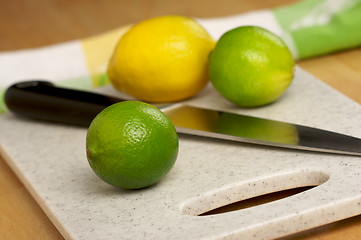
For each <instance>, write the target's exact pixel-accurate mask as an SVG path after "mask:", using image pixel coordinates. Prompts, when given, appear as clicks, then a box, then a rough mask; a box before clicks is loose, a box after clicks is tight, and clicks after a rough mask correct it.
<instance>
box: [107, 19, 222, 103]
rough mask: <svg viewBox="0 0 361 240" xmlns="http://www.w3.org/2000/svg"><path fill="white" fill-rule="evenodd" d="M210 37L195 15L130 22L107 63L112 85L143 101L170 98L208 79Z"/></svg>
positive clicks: (188, 93) (184, 95)
mask: <svg viewBox="0 0 361 240" xmlns="http://www.w3.org/2000/svg"><path fill="white" fill-rule="evenodd" d="M214 45H215V41H214V40H213V39H212V37H211V36H210V35H209V34H208V32H207V31H206V30H205V29H204V28H203V27H202V26H201V25H200V24H199V23H197V22H196V21H195V20H193V19H191V18H188V17H183V16H162V17H156V18H152V19H148V20H145V21H143V22H140V23H138V24H136V25H134V26H133V27H132V28H131V29H130V30H129V31H128V32H127V33H126V34H124V35H123V36H122V37H121V39H120V40H119V42H118V44H117V46H116V48H115V50H114V53H113V55H112V57H111V59H110V62H109V65H108V71H107V73H108V77H109V79H110V81H111V83H112V84H113V86H114V87H115V88H116V89H118V90H120V91H122V92H125V93H127V94H130V95H132V96H134V97H136V98H137V99H140V100H144V101H148V102H174V101H178V100H182V99H186V98H189V97H192V96H194V95H195V94H197V93H198V92H199V91H200V90H201V89H202V88H203V87H204V86H205V85H206V84H207V82H208V55H209V53H210V51H211V50H212V49H213V47H214Z"/></svg>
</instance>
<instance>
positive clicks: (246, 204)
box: [198, 186, 316, 216]
mask: <svg viewBox="0 0 361 240" xmlns="http://www.w3.org/2000/svg"><path fill="white" fill-rule="evenodd" d="M314 187H316V186H308V187H299V188H293V189H289V190H284V191H279V192H273V193H269V194H265V195H261V196H257V197H254V198H249V199H246V200H243V201H239V202H235V203H231V204H228V205H225V206H222V207H219V208H216V209H213V210H211V211H208V212H205V213H202V214H200V215H198V216H207V215H215V214H221V213H226V212H233V211H237V210H241V209H246V208H250V207H255V206H258V205H262V204H265V203H269V202H273V201H277V200H280V199H283V198H287V197H290V196H293V195H296V194H298V193H301V192H304V191H307V190H309V189H311V188H314Z"/></svg>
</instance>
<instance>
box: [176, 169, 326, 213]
mask: <svg viewBox="0 0 361 240" xmlns="http://www.w3.org/2000/svg"><path fill="white" fill-rule="evenodd" d="M328 179H329V176H328V175H327V174H325V173H323V172H321V171H312V170H309V169H305V170H298V171H295V172H287V173H279V174H278V175H273V176H266V177H264V178H262V177H258V178H256V179H254V180H250V181H247V182H238V183H237V182H236V183H234V184H230V185H227V186H224V187H220V188H217V189H215V190H212V191H209V192H206V193H203V194H199V195H198V196H197V197H194V198H191V199H189V200H187V201H186V202H184V203H183V204H182V206H181V211H182V214H185V215H192V216H204V215H213V214H220V213H225V212H230V211H236V210H240V209H244V208H248V207H253V206H257V205H261V204H265V203H267V202H273V201H277V200H281V199H284V198H287V197H291V196H293V195H296V194H299V193H302V192H304V191H306V190H309V189H311V188H315V187H317V186H319V185H321V184H323V183H325V182H326V181H327V180H328ZM261 198H264V199H263V200H262V201H263V202H262V201H260V199H261ZM267 199H268V200H267ZM256 201H258V202H259V204H257V203H255V202H256ZM251 202H253V203H255V204H253V203H252V204H250V203H251Z"/></svg>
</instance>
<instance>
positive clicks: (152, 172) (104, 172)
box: [86, 101, 178, 189]
mask: <svg viewBox="0 0 361 240" xmlns="http://www.w3.org/2000/svg"><path fill="white" fill-rule="evenodd" d="M86 154H87V158H88V162H89V165H90V166H91V168H92V169H93V171H94V172H95V173H96V174H97V175H98V176H99V177H100V178H101V179H102V180H104V181H105V182H107V183H109V184H111V185H114V186H118V187H122V188H126V189H138V188H144V187H148V186H151V185H153V184H154V183H156V182H158V181H159V180H160V179H161V178H162V177H164V176H165V175H166V174H167V173H168V172H169V171H170V169H171V168H172V167H173V165H174V163H175V160H176V158H177V155H178V136H177V133H176V131H175V128H174V126H173V124H172V123H171V122H170V120H169V118H168V117H167V116H166V115H165V114H164V113H163V112H161V111H160V110H159V109H158V108H156V107H154V106H152V105H149V104H147V103H144V102H138V101H124V102H120V103H116V104H113V105H111V106H109V107H107V108H106V109H104V110H103V111H102V112H100V113H99V114H98V115H97V116H96V117H95V118H94V120H93V121H92V123H91V124H90V126H89V129H88V132H87V137H86Z"/></svg>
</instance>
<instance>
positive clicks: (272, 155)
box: [0, 68, 361, 240]
mask: <svg viewBox="0 0 361 240" xmlns="http://www.w3.org/2000/svg"><path fill="white" fill-rule="evenodd" d="M187 104H190V105H194V106H200V107H206V108H213V109H218V110H225V111H231V112H239V113H245V114H249V115H252V116H259V117H266V118H270V119H275V120H282V121H288V122H292V123H297V124H303V125H307V126H311V127H317V128H322V129H327V130H331V131H336V132H340V133H344V134H349V135H352V136H356V137H361V121H360V119H361V106H360V105H359V104H357V103H355V102H353V101H352V100H350V99H349V98H347V97H345V96H344V95H342V94H341V93H339V92H337V91H336V90H334V89H332V88H331V87H329V86H327V85H325V84H324V83H322V82H321V81H320V80H318V79H316V78H314V77H313V76H311V75H309V74H308V73H306V72H305V71H303V70H302V69H300V68H297V69H296V76H295V79H294V81H293V83H292V85H291V87H290V88H289V89H288V90H287V92H286V93H285V95H284V96H283V97H282V98H281V99H279V101H277V102H276V103H274V104H272V105H269V106H266V107H261V108H256V109H240V108H237V107H235V106H234V105H232V104H230V103H228V102H227V101H226V100H224V99H222V98H221V97H220V96H219V95H218V94H217V93H216V92H215V91H214V89H213V88H212V87H211V85H209V86H208V87H207V88H206V89H205V90H204V91H203V92H202V93H201V94H199V95H198V96H197V97H196V98H194V99H192V100H190V101H188V102H187ZM0 128H1V134H0V143H1V151H2V153H3V155H5V158H6V160H7V162H8V163H9V165H10V166H11V167H12V169H13V170H14V171H15V172H16V173H17V175H18V176H19V177H20V179H21V180H22V181H23V182H24V184H25V185H26V187H27V188H28V189H29V191H30V192H31V193H32V195H33V196H34V197H35V198H36V200H37V201H38V203H39V204H40V205H41V207H42V208H43V209H44V211H45V212H46V213H47V214H48V216H49V217H50V219H51V220H52V221H53V222H54V224H55V225H56V226H57V227H58V229H59V230H60V231H61V233H62V234H63V235H64V237H65V238H66V239H104V240H107V239H221V238H227V239H233V238H235V239H272V238H277V237H281V236H285V235H288V234H291V233H295V232H298V231H302V230H306V229H309V228H313V227H316V226H319V225H323V224H327V223H329V222H333V221H337V220H340V219H343V218H347V217H351V216H354V215H358V214H361V158H360V157H352V156H342V155H332V154H324V153H323V154H321V153H312V152H305V151H296V150H287V149H278V148H271V147H263V146H255V145H250V144H242V143H235V142H230V141H222V140H214V139H208V138H201V137H192V136H186V135H180V136H179V140H180V152H179V156H178V159H177V162H176V164H175V166H174V168H173V169H172V170H171V172H170V173H169V174H168V175H167V176H166V177H165V178H164V179H162V180H161V181H160V182H159V183H158V184H156V185H154V186H152V187H150V188H146V189H143V190H138V191H127V190H122V189H118V188H115V187H112V186H110V185H107V184H106V183H104V182H102V181H101V180H100V179H99V178H98V177H97V176H96V175H95V174H94V173H93V172H92V170H91V169H90V167H89V165H88V162H87V160H86V156H85V136H86V131H87V129H85V128H79V127H71V126H64V125H57V124H49V123H44V122H36V121H29V120H24V119H20V118H17V117H16V116H14V115H12V114H10V113H6V114H3V115H2V116H0ZM314 185H316V186H317V187H314V188H311V189H309V190H307V191H304V192H301V193H299V194H296V195H293V196H290V197H288V198H283V199H281V200H278V201H274V202H270V203H266V204H263V205H259V206H255V207H251V208H246V209H242V210H238V211H233V212H227V213H223V214H217V215H208V216H197V215H198V214H199V213H202V212H205V211H207V210H210V209H212V208H216V207H220V206H222V205H224V204H228V203H231V202H234V201H239V200H242V199H248V198H251V197H254V196H258V195H262V194H266V193H270V192H274V191H279V190H284V189H289V188H295V187H301V186H314Z"/></svg>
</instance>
